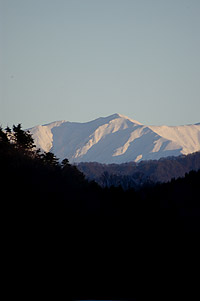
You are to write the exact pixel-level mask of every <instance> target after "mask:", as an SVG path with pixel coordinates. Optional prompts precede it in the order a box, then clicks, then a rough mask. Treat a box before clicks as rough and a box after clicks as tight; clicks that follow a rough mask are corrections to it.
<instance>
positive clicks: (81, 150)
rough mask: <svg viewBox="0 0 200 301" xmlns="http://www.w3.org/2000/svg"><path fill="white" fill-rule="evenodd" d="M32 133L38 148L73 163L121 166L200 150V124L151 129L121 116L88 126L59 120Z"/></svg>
mask: <svg viewBox="0 0 200 301" xmlns="http://www.w3.org/2000/svg"><path fill="white" fill-rule="evenodd" d="M30 132H31V133H32V134H33V138H34V140H35V144H36V146H37V147H38V148H40V149H41V150H43V151H46V152H48V151H52V152H53V153H54V154H55V155H56V156H57V157H58V158H60V159H61V160H63V159H64V158H68V160H69V162H70V163H78V162H99V163H107V164H109V163H118V164H119V163H124V162H131V161H135V162H139V161H141V160H158V159H160V158H162V157H168V156H179V155H181V154H185V155H186V154H189V153H193V152H197V151H199V150H200V124H194V125H183V126H148V125H143V124H141V123H140V122H138V121H136V120H132V119H130V118H128V117H126V116H123V115H120V114H113V115H110V116H108V117H104V118H102V117H101V118H98V119H95V120H92V121H90V122H85V123H79V122H69V121H57V122H52V123H50V124H46V125H42V126H41V125H39V126H35V127H33V128H32V129H30Z"/></svg>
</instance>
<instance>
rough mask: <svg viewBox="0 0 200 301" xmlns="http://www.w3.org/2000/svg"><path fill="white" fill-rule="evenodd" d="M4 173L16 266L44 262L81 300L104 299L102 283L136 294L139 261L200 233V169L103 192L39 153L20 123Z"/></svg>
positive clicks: (7, 136)
mask: <svg viewBox="0 0 200 301" xmlns="http://www.w3.org/2000/svg"><path fill="white" fill-rule="evenodd" d="M0 168H1V179H0V185H1V206H2V212H3V215H4V219H5V224H4V227H5V228H6V230H7V231H8V233H9V234H7V239H8V241H9V244H11V245H9V244H8V245H9V249H8V254H9V258H10V262H11V264H12V265H13V266H14V267H15V270H16V271H18V270H20V269H21V262H22V261H24V262H25V264H26V263H27V262H29V265H31V267H29V269H31V271H32V269H34V268H35V266H37V265H38V262H40V268H41V266H44V267H45V273H46V275H48V273H49V274H50V275H52V274H51V272H52V270H54V271H55V270H56V272H54V276H55V275H58V276H57V277H59V281H58V282H59V285H61V283H62V282H64V281H65V285H66V281H67V288H68V293H70V294H72V295H73V296H76V297H77V298H78V297H79V296H80V297H81V296H88V297H92V298H94V296H99V297H100V298H102V299H104V298H105V287H104V286H103V285H102V281H103V282H105V281H107V282H108V283H109V290H108V291H109V293H110V295H109V294H106V296H107V299H109V297H111V298H113V297H114V298H116V297H117V298H118V299H119V297H120V296H124V295H123V294H124V292H126V293H129V294H130V293H131V294H132V296H135V294H136V291H134V290H133V285H134V284H135V285H136V284H137V280H135V281H134V282H133V280H132V276H131V277H130V273H127V272H126V269H127V267H128V268H129V269H130V271H132V274H133V273H136V263H137V262H140V260H141V258H142V263H143V264H144V263H145V264H147V263H146V259H147V257H148V256H149V254H151V248H152V246H153V245H158V244H159V245H160V243H161V240H162V239H163V240H166V239H167V237H168V238H170V239H171V238H172V237H173V238H175V239H177V237H180V236H181V235H183V236H185V235H186V234H187V233H189V234H191V233H197V232H199V231H200V199H199V183H200V170H199V171H191V172H190V173H188V174H186V175H185V177H183V178H178V179H176V180H175V179H173V180H172V181H170V182H168V183H165V184H156V185H148V186H144V187H141V188H140V189H138V190H134V189H128V190H126V191H124V190H123V189H122V188H121V187H110V188H108V187H107V188H102V187H100V186H99V185H98V184H97V183H95V182H89V181H88V180H86V179H85V176H84V175H83V173H81V172H80V171H79V170H78V169H77V168H76V167H75V166H72V165H71V164H69V161H68V160H67V159H64V160H63V161H62V162H61V163H59V160H58V158H56V157H55V155H54V154H53V153H51V152H47V153H43V152H41V151H40V150H37V149H36V148H35V145H34V141H33V139H32V136H31V135H30V133H29V132H26V131H23V130H22V128H21V125H20V124H19V125H17V126H13V129H12V130H11V129H10V128H8V127H7V128H6V129H5V130H3V129H2V128H1V129H0ZM138 248H139V249H138ZM29 249H30V250H31V253H30V252H29ZM24 250H26V252H25V253H24ZM38 250H39V251H38ZM13 254H14V255H13ZM29 254H31V261H30V260H29V259H30V258H29V256H30V255H29ZM168 255H169V254H167V256H168ZM13 256H14V257H13ZM16 256H17V260H15V259H13V258H16ZM19 258H20V260H19ZM139 258H140V260H139ZM166 258H167V257H166ZM12 259H13V260H12ZM53 259H54V261H53ZM134 262H136V263H134ZM18 263H19V266H18V265H17V264H18ZM58 266H59V268H62V267H65V268H63V269H64V272H65V273H68V274H70V277H69V279H70V280H65V278H63V277H61V274H60V272H59V273H58ZM140 269H141V266H140ZM86 271H87V272H88V271H89V275H90V278H89V280H86V279H88V278H85V277H86ZM119 271H120V272H119ZM137 271H138V270H137ZM99 275H101V276H99ZM111 275H112V282H111V281H110V277H111ZM125 275H126V276H127V277H125ZM37 277H39V278H38V279H40V277H42V276H40V274H39V273H37ZM46 277H48V276H46ZM96 277H101V279H99V280H98V281H97V278H96ZM138 277H139V276H137V278H138ZM16 278H17V275H16ZM48 279H49V278H48ZM53 279H54V285H55V278H53ZM149 279H150V278H149ZM41 281H43V279H42V278H41ZM69 281H70V282H69ZM113 283H114V284H113ZM122 283H123V285H122ZM26 285H29V282H28V280H27V281H26ZM136 286H137V285H136ZM80 291H81V294H80V295H79V294H78V292H80ZM88 292H90V294H89V293H88ZM94 292H95V293H96V292H98V293H96V295H95V293H94ZM55 294H56V296H58V291H57V290H56V293H55Z"/></svg>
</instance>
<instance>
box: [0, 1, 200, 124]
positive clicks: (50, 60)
mask: <svg viewBox="0 0 200 301" xmlns="http://www.w3.org/2000/svg"><path fill="white" fill-rule="evenodd" d="M199 16H200V1H198V0H168V1H162V0H159V1H158V0H101V1H96V0H17V1H14V0H0V41H1V46H0V91H1V92H0V93H1V94H0V125H2V126H3V127H5V126H7V125H9V126H12V124H17V123H22V126H23V128H29V127H32V126H34V125H37V124H46V123H50V122H52V121H56V120H69V121H77V122H86V121H89V120H93V119H95V118H98V117H101V116H102V117H104V116H108V115H111V114H114V113H120V114H122V115H125V116H128V117H129V118H132V119H135V120H137V121H139V122H141V123H143V124H151V125H162V124H166V125H181V124H194V123H198V122H200V115H199V112H200V56H199V54H200V34H199V29H200V18H199Z"/></svg>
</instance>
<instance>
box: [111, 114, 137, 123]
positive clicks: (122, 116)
mask: <svg viewBox="0 0 200 301" xmlns="http://www.w3.org/2000/svg"><path fill="white" fill-rule="evenodd" d="M108 117H109V118H112V119H117V118H123V119H127V120H129V121H131V122H133V123H136V124H139V125H142V123H140V122H139V121H137V120H134V119H132V118H129V117H128V116H125V115H122V114H120V113H115V114H113V115H110V116H108Z"/></svg>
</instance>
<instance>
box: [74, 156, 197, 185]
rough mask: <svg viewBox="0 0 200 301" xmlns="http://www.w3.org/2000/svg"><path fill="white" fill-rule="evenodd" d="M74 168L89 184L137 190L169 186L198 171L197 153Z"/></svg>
mask: <svg viewBox="0 0 200 301" xmlns="http://www.w3.org/2000/svg"><path fill="white" fill-rule="evenodd" d="M77 167H78V169H79V170H80V171H81V172H83V173H84V174H85V176H86V178H87V179H88V180H94V181H96V182H97V183H98V184H99V185H101V186H102V187H111V186H115V187H117V186H122V187H123V189H129V188H134V189H137V188H140V187H141V186H143V185H149V184H151V185H152V184H155V183H157V182H159V183H164V182H168V181H170V180H171V179H173V178H174V179H177V178H179V177H184V176H185V174H186V173H188V172H190V171H191V170H195V171H197V170H199V169H200V152H196V153H193V154H189V155H182V156H178V157H168V158H161V159H159V160H148V161H142V162H140V163H135V162H128V163H122V164H100V163H97V162H88V163H85V162H83V163H79V164H77Z"/></svg>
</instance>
